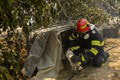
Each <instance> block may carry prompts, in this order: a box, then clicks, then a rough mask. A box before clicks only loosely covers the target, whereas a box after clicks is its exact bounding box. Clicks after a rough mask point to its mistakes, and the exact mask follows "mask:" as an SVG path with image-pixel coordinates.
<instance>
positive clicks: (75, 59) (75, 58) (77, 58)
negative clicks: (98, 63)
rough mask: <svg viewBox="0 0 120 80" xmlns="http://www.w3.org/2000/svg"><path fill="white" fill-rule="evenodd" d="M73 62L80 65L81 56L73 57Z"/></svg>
mask: <svg viewBox="0 0 120 80" xmlns="http://www.w3.org/2000/svg"><path fill="white" fill-rule="evenodd" d="M71 61H72V62H73V63H74V64H78V63H79V62H80V58H79V56H76V55H73V56H72V57H71Z"/></svg>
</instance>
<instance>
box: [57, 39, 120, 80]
mask: <svg viewBox="0 0 120 80" xmlns="http://www.w3.org/2000/svg"><path fill="white" fill-rule="evenodd" d="M105 41H106V46H105V50H108V49H110V48H111V47H114V46H116V47H115V48H113V49H111V50H109V51H108V53H109V54H110V57H109V59H108V61H107V62H106V63H105V64H103V65H102V66H101V67H99V68H95V67H93V66H90V65H89V66H87V67H85V68H84V69H83V70H82V71H80V72H79V73H78V74H74V73H73V72H71V71H68V70H63V71H61V72H60V76H59V77H58V80H120V38H117V39H106V40H105ZM70 78H71V79H70Z"/></svg>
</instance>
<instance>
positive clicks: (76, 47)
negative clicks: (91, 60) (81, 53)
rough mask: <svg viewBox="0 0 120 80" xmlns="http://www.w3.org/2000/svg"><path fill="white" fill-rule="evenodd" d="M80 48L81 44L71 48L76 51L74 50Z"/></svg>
mask: <svg viewBox="0 0 120 80" xmlns="http://www.w3.org/2000/svg"><path fill="white" fill-rule="evenodd" d="M79 48H80V46H75V47H72V48H71V50H72V51H74V50H77V49H79Z"/></svg>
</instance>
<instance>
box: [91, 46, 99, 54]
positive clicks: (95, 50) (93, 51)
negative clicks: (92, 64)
mask: <svg viewBox="0 0 120 80" xmlns="http://www.w3.org/2000/svg"><path fill="white" fill-rule="evenodd" d="M90 52H92V53H93V54H94V55H97V53H98V50H97V49H95V48H92V49H90Z"/></svg>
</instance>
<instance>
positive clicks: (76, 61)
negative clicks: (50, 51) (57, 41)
mask: <svg viewBox="0 0 120 80" xmlns="http://www.w3.org/2000/svg"><path fill="white" fill-rule="evenodd" d="M66 57H67V58H68V61H69V62H70V65H71V67H72V69H73V70H74V71H78V70H81V69H82V67H81V66H80V65H81V62H80V58H79V56H76V55H74V54H73V52H72V51H71V50H70V49H68V50H67V52H66Z"/></svg>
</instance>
